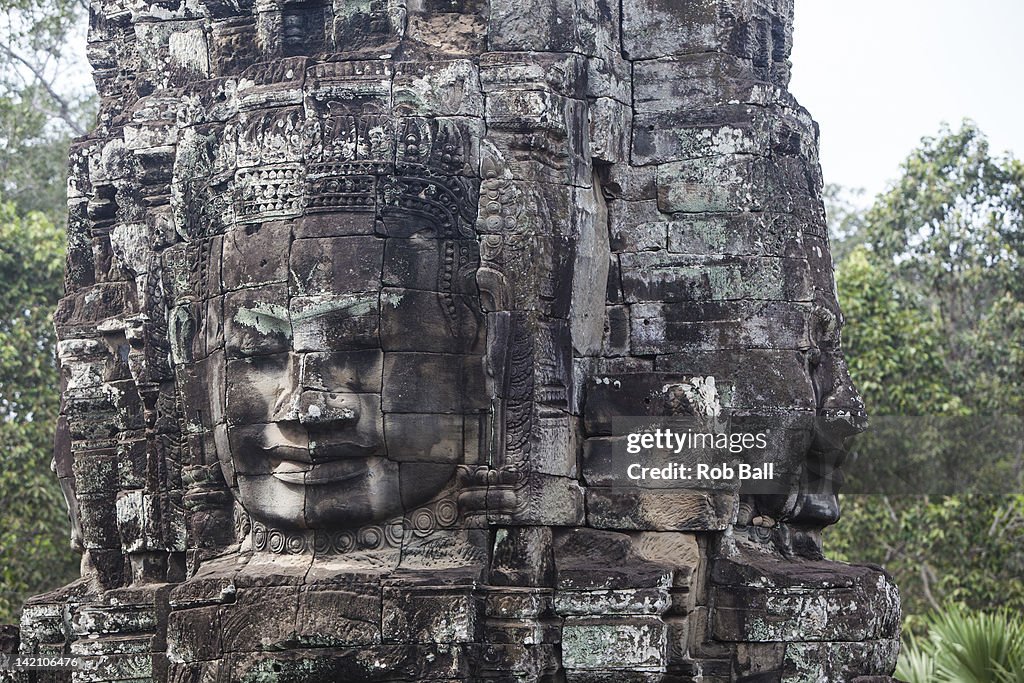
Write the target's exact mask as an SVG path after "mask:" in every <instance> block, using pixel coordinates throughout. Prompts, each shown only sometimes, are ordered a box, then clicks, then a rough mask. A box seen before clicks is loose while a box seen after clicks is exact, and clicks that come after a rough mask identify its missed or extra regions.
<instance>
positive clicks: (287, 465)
mask: <svg viewBox="0 0 1024 683" xmlns="http://www.w3.org/2000/svg"><path fill="white" fill-rule="evenodd" d="M369 471H370V467H369V465H368V463H367V462H366V460H364V459H357V460H332V461H330V462H322V463H310V462H299V461H296V460H282V461H281V464H280V465H278V466H277V467H275V468H274V470H273V471H272V472H271V474H273V475H274V477H275V478H277V479H279V480H281V481H283V482H285V483H286V484H293V485H296V486H322V485H324V484H337V483H340V482H344V481H349V480H350V479H356V478H358V477H361V476H363V475H365V474H366V473H367V472H369Z"/></svg>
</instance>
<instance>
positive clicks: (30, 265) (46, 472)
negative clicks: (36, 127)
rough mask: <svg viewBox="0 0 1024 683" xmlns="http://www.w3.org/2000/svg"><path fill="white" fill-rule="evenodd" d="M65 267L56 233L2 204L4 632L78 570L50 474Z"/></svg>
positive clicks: (0, 538) (0, 566) (0, 618)
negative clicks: (28, 602) (27, 606)
mask: <svg viewBox="0 0 1024 683" xmlns="http://www.w3.org/2000/svg"><path fill="white" fill-rule="evenodd" d="M63 264H64V233H63V231H62V230H61V229H59V228H57V227H56V226H55V225H54V224H53V222H52V221H51V220H49V219H48V218H47V217H46V216H45V215H44V214H42V213H40V212H34V213H29V214H26V215H19V214H18V212H17V211H16V209H15V208H14V206H13V204H11V203H9V202H7V203H3V204H0V287H2V288H3V290H4V293H5V296H4V297H3V298H2V299H0V455H2V458H3V467H0V514H2V522H0V623H2V622H6V621H11V620H13V619H15V618H16V615H17V612H18V609H19V606H20V604H21V602H22V600H23V599H24V598H25V597H26V596H27V595H30V594H32V593H36V592H41V591H43V590H47V589H51V588H53V587H54V586H55V585H59V584H60V583H62V582H63V583H66V582H68V581H69V580H70V579H71V578H72V577H73V576H74V575H75V570H76V568H77V557H76V556H75V554H74V553H73V552H72V551H71V549H70V547H69V543H68V523H67V517H66V508H65V505H64V501H63V498H62V496H61V493H60V488H59V487H58V485H57V479H56V477H55V476H54V475H53V473H52V472H51V471H50V467H49V465H50V450H51V447H52V442H53V425H54V421H55V420H56V417H57V409H58V401H59V390H58V378H57V369H56V366H55V362H54V356H53V349H54V339H53V329H52V323H51V312H52V311H53V309H54V307H55V306H56V303H57V300H58V298H59V297H60V296H61V294H62V293H63V287H62V275H61V271H62V268H63Z"/></svg>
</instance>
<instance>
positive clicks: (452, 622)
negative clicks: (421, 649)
mask: <svg viewBox="0 0 1024 683" xmlns="http://www.w3.org/2000/svg"><path fill="white" fill-rule="evenodd" d="M482 612H483V600H482V599H480V598H479V597H478V596H476V595H474V594H473V590H472V588H469V587H466V588H462V587H453V588H437V589H433V590H430V589H411V588H410V587H408V586H389V585H385V586H384V602H383V617H382V632H383V637H384V641H385V642H396V643H407V644H411V643H448V644H454V643H470V642H478V641H479V639H480V638H481V635H482V632H481V629H482V628H483V619H482V616H483V614H482Z"/></svg>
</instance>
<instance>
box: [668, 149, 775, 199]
mask: <svg viewBox="0 0 1024 683" xmlns="http://www.w3.org/2000/svg"><path fill="white" fill-rule="evenodd" d="M657 187H658V208H659V209H660V210H661V211H662V212H664V213H705V212H738V211H760V210H762V209H763V208H764V206H765V203H764V202H765V197H766V196H768V193H767V192H766V189H767V188H766V176H765V166H764V162H763V161H761V160H759V159H758V158H757V157H753V156H750V155H743V154H725V155H718V156H710V157H704V158H701V159H690V160H686V161H675V162H672V163H667V164H661V165H660V166H658V169H657Z"/></svg>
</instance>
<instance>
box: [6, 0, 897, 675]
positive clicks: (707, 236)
mask: <svg viewBox="0 0 1024 683" xmlns="http://www.w3.org/2000/svg"><path fill="white" fill-rule="evenodd" d="M792 11H793V8H792V3H791V2H786V1H779V2H773V3H767V2H755V3H751V2H747V1H744V0H722V1H717V0H716V1H711V0H701V1H694V2H681V1H679V2H674V1H670V0H623V1H622V2H618V1H617V0H615V1H609V0H416V1H410V2H406V1H405V0H346V1H344V2H334V3H323V2H304V3H296V2H260V3H255V4H254V3H251V2H249V3H241V4H240V5H239V4H235V5H231V4H224V3H216V2H214V3H200V4H198V5H188V6H185V5H182V6H181V7H179V8H174V7H164V6H160V7H158V6H156V5H154V6H153V7H150V8H145V7H141V6H129V5H127V4H125V3H123V2H122V0H102V2H100V3H99V4H98V5H97V6H96V8H95V17H94V21H93V22H92V26H91V30H90V31H91V32H90V43H89V50H90V61H91V63H92V65H93V67H94V74H95V77H96V82H97V85H98V88H99V91H100V94H101V97H102V104H101V114H100V117H99V122H98V125H97V127H96V129H95V130H94V131H93V132H92V133H91V134H90V135H88V136H86V138H84V139H83V140H81V141H79V142H77V143H76V144H75V146H74V148H73V149H72V152H71V160H70V169H71V177H70V179H69V224H68V225H69V227H68V244H69V257H68V267H67V272H66V278H65V279H66V285H67V287H66V288H67V295H66V296H65V298H64V299H62V301H61V302H60V306H59V309H58V311H57V313H56V316H55V321H56V327H57V333H58V339H59V346H58V353H59V356H60V361H61V366H62V373H63V378H64V383H63V389H62V391H63V399H64V400H63V403H62V414H61V418H60V422H59V424H58V430H57V436H58V438H57V439H56V449H55V451H56V452H55V463H56V471H57V475H58V477H59V479H60V482H61V487H62V490H64V491H65V493H66V495H67V497H68V502H69V509H70V511H71V518H72V520H73V524H74V525H75V529H74V531H73V538H74V540H75V542H76V544H78V545H79V546H80V548H81V549H82V550H83V552H84V558H85V561H84V563H83V567H84V572H85V573H84V580H83V581H81V582H77V583H74V584H71V585H70V586H67V587H64V588H62V589H58V590H57V591H54V592H53V593H49V594H46V595H42V596H37V597H35V598H33V599H31V600H30V601H29V603H28V604H27V605H26V607H25V610H24V613H23V618H22V629H21V633H20V641H21V645H20V647H21V651H22V652H23V653H25V654H32V655H47V654H56V653H71V654H75V655H80V656H82V657H84V658H85V660H86V661H87V662H88V663H89V664H90V665H91V666H93V667H95V668H94V669H93V670H91V671H90V672H89V673H88V674H87V675H86V677H87V678H88V679H89V680H147V679H148V680H161V681H162V680H167V681H176V682H184V681H202V680H215V681H221V680H223V681H227V680H231V681H235V680H238V681H245V680H306V681H336V680H351V681H423V680H446V681H477V680H512V679H514V680H523V681H547V680H568V681H576V682H584V681H595V682H596V681H614V680H630V681H651V682H653V681H683V680H695V679H697V678H700V680H704V681H728V680H754V679H757V680H762V679H763V680H780V681H797V680H828V681H846V680H853V679H855V678H857V677H858V676H883V677H884V676H886V675H887V674H889V673H890V672H891V670H892V668H893V665H894V660H895V653H896V646H897V636H898V631H899V601H898V595H897V593H896V589H895V587H894V586H893V585H892V583H891V581H890V580H889V579H888V578H887V577H886V575H884V573H883V572H881V571H879V570H877V569H871V568H866V567H857V566H849V565H841V564H837V563H831V562H828V561H825V560H824V559H822V557H821V546H820V531H821V528H822V527H823V526H825V525H827V524H829V523H831V522H832V521H834V519H835V515H836V514H838V508H837V507H835V491H834V490H833V489H831V488H828V487H826V489H825V490H824V491H822V492H817V493H813V494H811V493H808V492H807V491H806V490H805V489H806V487H804V488H801V486H802V484H801V482H802V481H804V480H805V479H806V478H807V477H808V475H809V473H815V472H823V471H831V469H832V467H833V466H834V465H835V463H836V462H837V461H838V460H841V457H840V456H841V453H838V451H834V450H830V449H825V448H823V447H821V446H820V445H819V444H820V443H823V442H827V441H828V437H829V434H828V433H825V430H827V429H828V428H829V425H831V427H832V428H835V429H836V430H838V432H839V433H842V434H845V433H848V432H850V431H855V430H856V429H858V428H859V427H860V425H861V422H862V418H863V405H862V404H861V403H860V399H859V397H858V396H857V393H856V389H855V388H854V387H853V385H852V383H851V382H850V379H849V376H848V373H847V372H846V366H845V362H844V361H843V358H842V354H841V350H840V348H839V327H840V321H841V316H840V314H839V309H838V303H837V302H836V301H835V295H834V283H833V276H832V271H831V259H830V256H829V251H828V249H829V248H828V242H827V232H826V229H825V225H824V220H823V211H822V208H821V184H822V180H821V174H820V168H819V167H818V164H817V135H816V130H815V127H814V124H813V122H812V121H811V119H810V118H809V116H808V114H807V113H806V112H805V111H804V110H803V109H802V108H800V107H799V105H797V104H796V102H795V101H794V100H793V99H792V97H791V96H790V95H789V94H788V92H787V91H786V87H787V84H788V76H789V61H788V58H789V51H790V47H791V35H792ZM821 414H827V415H828V416H829V417H830V420H828V421H824V424H823V421H821V420H816V419H815V418H816V417H818V416H820V415H821ZM836 416H839V417H836ZM627 418H642V419H648V420H650V419H656V420H660V419H665V418H673V419H686V420H690V421H698V422H700V423H701V424H704V425H707V426H708V428H709V429H714V430H721V429H726V428H732V429H734V430H735V429H742V430H746V431H758V430H769V431H772V432H773V434H774V437H773V439H772V442H771V444H770V445H769V447H767V448H766V449H765V453H763V454H762V459H763V460H764V461H765V462H770V463H771V464H773V465H774V466H775V467H776V471H777V472H778V473H779V476H780V478H781V481H782V482H783V491H782V494H783V495H774V496H772V495H754V494H751V493H749V492H746V491H741V490H739V489H738V487H737V486H735V485H733V484H731V483H721V482H717V483H711V484H707V485H700V486H697V485H693V486H690V485H687V486H686V487H682V488H681V487H679V486H676V485H674V484H671V483H667V482H648V484H649V485H645V486H636V485H633V484H632V483H630V482H628V481H626V480H625V479H624V474H623V471H622V469H623V463H622V461H621V457H619V455H618V454H620V453H621V452H622V450H623V448H624V446H625V445H626V443H625V442H626V439H627V436H626V434H625V432H623V430H622V427H621V425H622V424H623V422H622V420H623V419H627ZM837 422H841V423H842V424H836V423H837ZM823 437H824V438H823ZM8 640H9V639H8ZM2 646H3V648H6V649H10V645H9V644H8V643H7V641H2ZM83 680H84V678H83Z"/></svg>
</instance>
